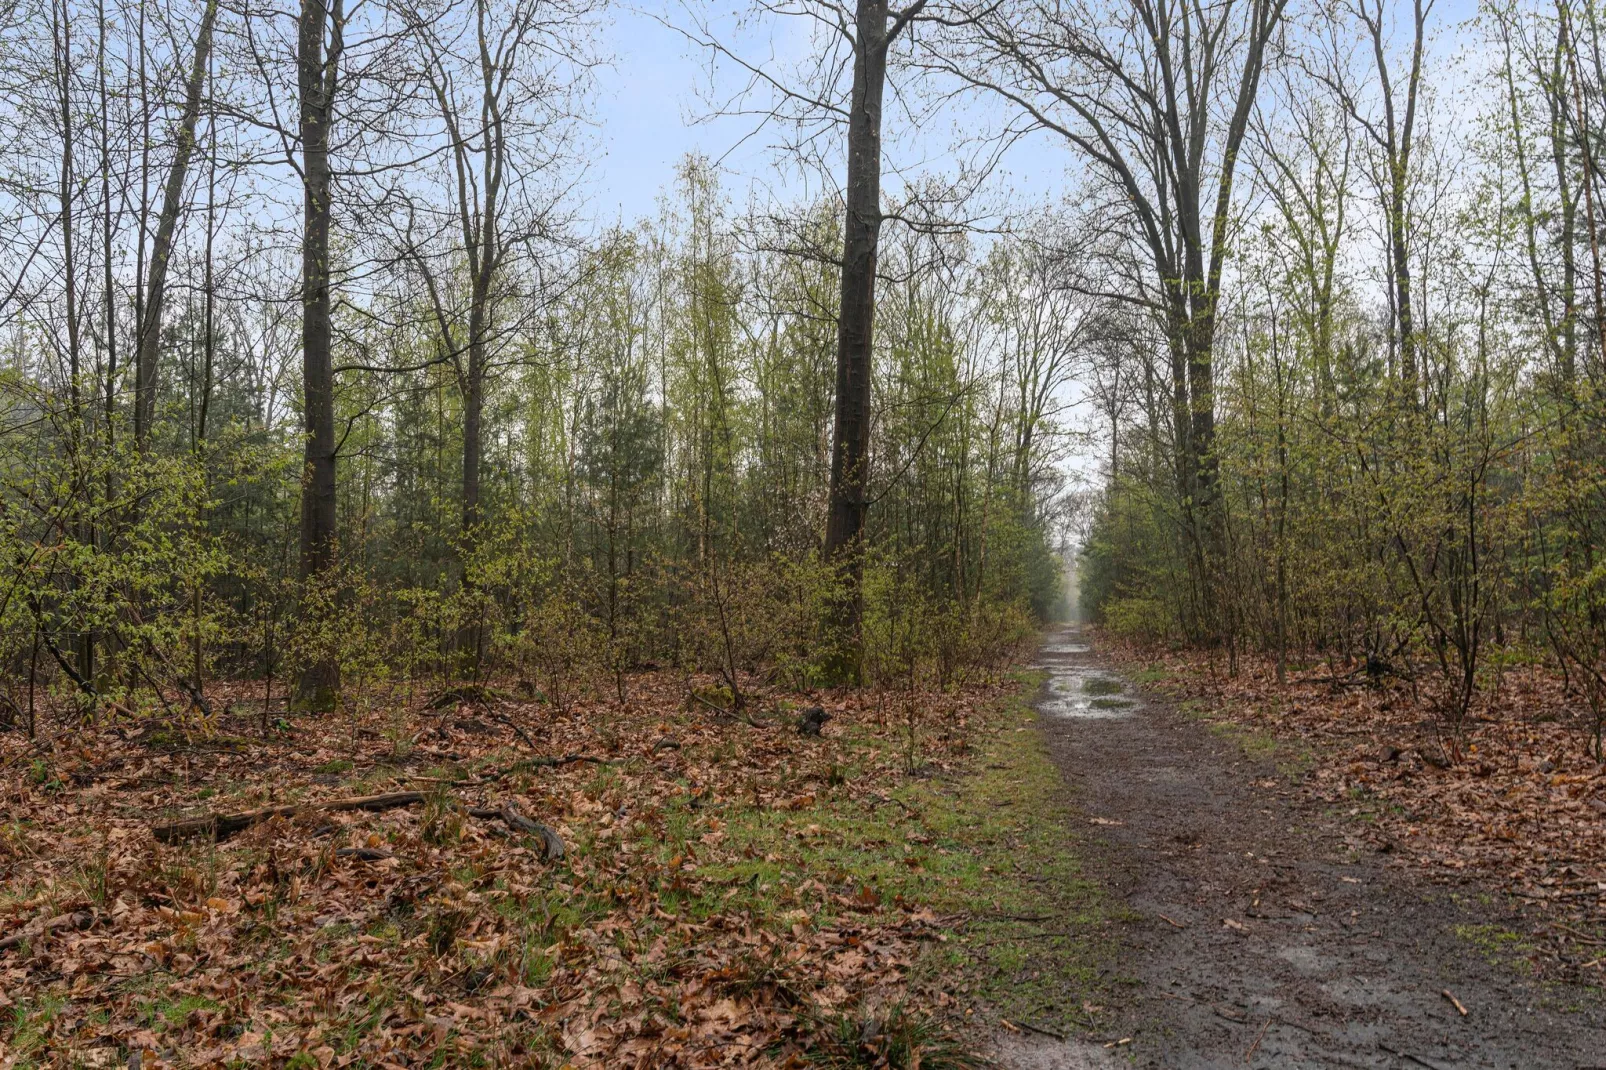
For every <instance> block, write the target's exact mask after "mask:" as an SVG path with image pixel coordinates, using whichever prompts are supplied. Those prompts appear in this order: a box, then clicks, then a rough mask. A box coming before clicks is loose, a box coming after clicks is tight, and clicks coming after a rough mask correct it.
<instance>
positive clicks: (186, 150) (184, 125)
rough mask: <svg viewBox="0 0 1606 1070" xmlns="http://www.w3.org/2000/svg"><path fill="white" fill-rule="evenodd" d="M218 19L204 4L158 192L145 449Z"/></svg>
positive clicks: (145, 363)
mask: <svg viewBox="0 0 1606 1070" xmlns="http://www.w3.org/2000/svg"><path fill="white" fill-rule="evenodd" d="M216 21H217V0H209V2H208V3H207V5H206V10H205V11H204V12H202V14H201V29H200V32H199V33H198V34H197V35H196V38H195V60H194V62H193V63H192V64H191V65H190V77H189V81H188V82H187V83H186V85H185V87H184V111H183V112H182V113H181V114H180V116H179V124H178V144H177V146H176V147H175V149H174V151H173V163H172V165H171V166H170V167H169V168H168V170H167V184H166V185H165V186H164V187H163V189H162V214H161V215H160V216H158V217H157V221H156V239H155V241H154V242H153V243H152V246H151V263H150V273H149V277H148V279H147V280H146V284H145V311H144V314H143V315H142V316H140V327H139V348H138V350H137V351H136V352H135V356H134V442H135V444H136V445H137V446H138V447H139V448H140V449H142V450H143V449H144V448H145V446H146V443H147V442H148V441H149V440H150V434H151V424H152V423H153V421H154V420H155V417H156V359H157V353H158V351H159V349H160V347H161V342H162V302H163V300H164V299H165V298H166V296H167V262H168V259H169V258H170V257H171V256H172V253H173V235H174V232H175V231H176V230H177V229H178V217H179V213H180V212H182V211H183V209H184V179H185V176H186V175H187V174H188V172H189V166H190V156H191V155H192V154H193V153H194V151H195V126H196V123H197V122H198V121H199V120H200V117H201V90H202V88H203V86H204V85H205V81H206V64H207V59H208V57H209V56H210V55H211V52H212V26H213V24H214V23H215V22H216Z"/></svg>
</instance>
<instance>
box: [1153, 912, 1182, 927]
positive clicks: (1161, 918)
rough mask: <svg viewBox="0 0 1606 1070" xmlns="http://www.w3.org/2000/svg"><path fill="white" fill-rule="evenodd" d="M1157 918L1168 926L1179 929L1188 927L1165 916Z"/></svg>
mask: <svg viewBox="0 0 1606 1070" xmlns="http://www.w3.org/2000/svg"><path fill="white" fill-rule="evenodd" d="M1155 917H1157V918H1159V919H1160V920H1161V921H1163V922H1165V923H1166V924H1167V925H1174V926H1176V927H1177V928H1178V929H1186V928H1187V926H1186V925H1184V924H1182V922H1180V921H1176V920H1175V919H1172V918H1168V917H1166V916H1165V915H1164V914H1156V915H1155Z"/></svg>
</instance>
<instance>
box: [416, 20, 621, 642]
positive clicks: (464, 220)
mask: <svg viewBox="0 0 1606 1070" xmlns="http://www.w3.org/2000/svg"><path fill="white" fill-rule="evenodd" d="M597 8H598V3H597V0H516V2H514V3H513V4H511V5H510V6H503V5H500V4H496V3H492V2H491V0H449V2H447V3H446V4H445V5H444V6H443V7H429V8H425V7H422V6H417V5H415V6H412V7H409V8H406V9H404V11H403V13H402V14H403V19H404V21H405V23H406V25H407V29H408V33H409V35H410V37H411V40H412V43H413V51H414V56H415V58H416V61H417V68H416V70H414V71H411V72H409V73H408V77H409V78H411V79H414V80H415V81H416V83H417V84H418V85H420V86H422V87H424V90H425V92H426V94H427V96H428V98H429V102H430V104H431V105H432V106H433V111H434V115H433V116H432V117H431V118H432V120H433V123H432V125H434V124H438V126H436V128H435V131H434V133H433V135H431V136H430V137H429V138H428V139H427V141H428V142H429V143H430V144H433V145H435V146H438V147H439V151H438V152H436V153H434V154H432V155H431V156H430V157H429V159H430V161H431V162H435V161H438V162H440V163H441V164H442V165H443V166H444V171H445V174H444V176H443V177H444V181H442V182H441V183H440V189H441V190H442V191H444V192H445V193H446V195H447V196H446V204H447V207H446V208H444V209H442V208H440V207H436V206H435V205H434V202H433V201H432V200H431V199H430V198H429V197H428V196H427V195H426V196H424V197H420V196H414V195H411V194H410V193H408V192H406V191H403V192H402V195H401V196H400V197H397V198H395V200H397V201H398V202H399V203H401V204H402V205H403V209H402V212H401V216H402V219H401V223H400V225H399V226H398V228H397V229H398V240H399V243H400V246H401V248H400V257H401V259H402V260H403V261H405V262H406V263H407V264H409V265H411V267H412V268H413V270H414V271H416V273H417V275H418V277H420V278H421V279H422V281H423V283H424V289H425V292H426V294H427V297H428V304H429V308H430V310H431V312H432V315H433V320H434V327H435V331H436V333H437V335H438V338H437V342H436V344H437V347H438V351H439V353H440V356H439V358H438V359H439V360H441V361H442V362H449V363H450V364H451V366H452V368H453V370H454V371H455V373H456V379H457V384H458V389H459V391H460V393H461V395H462V399H463V457H462V493H461V508H462V521H461V523H462V534H461V546H460V553H461V556H462V559H463V563H464V573H463V580H464V583H465V584H471V582H472V580H471V576H470V574H469V569H468V564H467V562H468V560H469V559H470V558H472V556H473V554H474V550H475V546H476V545H477V542H478V536H479V527H480V524H481V520H482V508H481V494H480V482H481V478H482V468H483V463H484V462H483V455H484V446H483V441H482V440H483V436H484V431H483V426H484V420H483V411H484V405H485V389H486V380H487V376H488V375H489V373H490V372H491V370H492V368H493V367H494V366H495V365H496V363H497V362H498V359H499V356H500V352H501V350H502V349H503V348H504V345H505V343H506V342H507V341H508V340H509V339H512V338H517V337H519V336H520V334H521V331H522V329H523V328H525V327H527V326H528V324H529V317H530V316H531V315H533V314H535V313H537V312H538V311H539V303H538V301H536V300H535V299H534V298H533V296H532V295H531V294H529V293H521V292H520V290H521V287H527V286H528V285H529V284H530V283H531V282H532V281H534V282H536V283H538V282H539V280H540V279H541V277H542V276H543V272H542V270H541V266H542V265H541V263H540V262H539V259H537V257H538V255H539V253H540V251H541V246H542V245H543V243H546V242H550V241H553V240H556V239H558V238H559V237H561V235H562V233H563V232H564V230H565V228H566V225H567V220H566V219H565V218H564V217H563V214H562V213H563V208H564V204H565V200H566V195H567V193H568V191H569V190H568V183H567V179H568V178H569V177H570V176H569V175H568V173H567V172H566V170H565V167H566V165H567V164H569V163H571V162H572V160H573V157H574V148H575V136H576V133H577V130H578V127H579V122H580V119H581V118H582V110H583V108H582V104H583V101H582V94H583V92H584V91H585V89H586V88H587V87H588V83H589V73H590V70H591V68H592V67H593V66H594V60H593V59H592V58H591V57H590V56H589V54H588V51H587V48H586V44H585V42H586V39H587V36H588V32H589V30H590V28H591V27H590V19H591V16H592V15H593V14H594V13H595V11H596V10H597ZM429 188H432V189H433V184H431V186H430V187H429ZM526 269H527V270H526ZM470 631H471V632H472V637H465V638H468V639H469V643H470V649H469V653H470V656H471V659H472V660H473V661H475V662H477V660H478V656H479V649H478V639H477V638H475V637H479V636H480V635H481V629H480V628H478V627H473V628H471V629H470Z"/></svg>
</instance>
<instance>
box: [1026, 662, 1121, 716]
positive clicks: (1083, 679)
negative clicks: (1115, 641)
mask: <svg viewBox="0 0 1606 1070" xmlns="http://www.w3.org/2000/svg"><path fill="white" fill-rule="evenodd" d="M1040 667H1041V668H1045V669H1047V670H1048V671H1049V677H1048V684H1047V687H1046V690H1047V692H1048V693H1047V694H1046V695H1044V696H1043V699H1042V701H1041V702H1039V703H1038V709H1040V710H1042V711H1043V713H1045V714H1046V715H1048V716H1050V717H1077V718H1082V719H1085V720H1110V719H1113V718H1117V717H1128V716H1130V715H1131V714H1132V711H1133V710H1135V709H1137V707H1138V700H1137V698H1136V696H1135V695H1133V694H1131V688H1130V687H1129V686H1128V685H1127V683H1126V681H1124V680H1122V679H1121V678H1120V677H1119V676H1117V675H1115V674H1114V673H1111V672H1106V671H1104V670H1103V669H1084V668H1081V667H1079V666H1075V665H1067V664H1064V663H1055V662H1052V661H1051V662H1047V663H1045V664H1042V665H1041V666H1040Z"/></svg>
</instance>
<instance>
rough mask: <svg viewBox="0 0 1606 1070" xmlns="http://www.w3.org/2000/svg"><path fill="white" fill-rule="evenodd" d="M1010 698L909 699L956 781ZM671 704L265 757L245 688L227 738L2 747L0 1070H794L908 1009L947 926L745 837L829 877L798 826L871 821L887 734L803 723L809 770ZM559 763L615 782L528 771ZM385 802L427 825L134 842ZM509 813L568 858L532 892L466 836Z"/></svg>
mask: <svg viewBox="0 0 1606 1070" xmlns="http://www.w3.org/2000/svg"><path fill="white" fill-rule="evenodd" d="M1002 693H1003V692H1002V691H1001V690H990V691H989V690H987V689H976V690H973V691H971V692H969V693H965V694H961V695H957V696H955V695H952V694H950V695H944V696H930V697H929V700H928V705H929V706H931V707H933V711H934V712H931V711H928V712H929V716H928V722H933V723H938V722H940V727H941V734H940V735H939V734H938V733H937V732H936V730H935V729H933V730H932V731H931V733H930V739H929V740H927V739H926V738H925V737H922V747H923V748H924V749H925V754H926V758H927V759H928V761H929V762H931V763H933V764H934V765H935V766H936V767H937V768H938V769H939V770H940V769H942V768H944V767H948V768H952V767H954V766H955V764H956V763H959V762H961V761H962V760H963V758H962V755H963V754H965V753H966V752H967V746H968V744H967V731H968V727H967V726H968V725H970V723H971V720H972V711H973V709H974V706H975V704H977V703H984V702H989V701H993V700H994V699H996V698H997V697H998V696H1000V695H1001V694H1002ZM683 695H684V682H683V681H682V680H680V679H678V678H673V677H671V676H670V675H669V674H663V675H660V676H648V677H644V678H641V679H637V680H635V681H633V686H632V699H631V701H630V702H629V703H627V704H625V705H622V706H621V705H617V704H610V705H603V704H597V705H591V706H587V705H580V706H577V707H575V708H573V709H572V710H571V711H569V712H568V713H559V712H557V711H555V710H554V709H552V708H551V707H549V706H546V705H543V704H539V703H534V702H520V701H513V700H510V699H503V698H497V699H495V700H493V703H494V705H493V707H492V708H490V709H486V708H481V707H476V706H474V705H470V704H466V703H464V704H456V705H451V706H449V707H448V708H446V709H444V710H430V709H428V708H426V707H425V706H424V704H423V703H422V702H421V701H420V702H416V703H414V704H413V706H411V707H405V706H404V705H403V704H402V703H401V702H400V701H399V700H398V701H395V702H376V703H374V704H373V705H374V708H375V709H376V712H375V713H373V714H372V715H369V716H365V717H362V718H357V719H354V718H353V717H351V716H346V715H341V716H337V717H331V718H328V719H325V720H322V721H319V720H315V719H302V720H298V721H296V722H295V723H294V724H293V725H291V726H290V727H289V728H288V730H286V731H282V732H280V733H279V734H277V735H276V736H275V737H274V738H273V739H271V740H269V741H266V742H264V741H262V740H259V739H257V738H255V737H253V736H252V734H251V726H253V725H254V724H255V723H256V721H257V717H258V712H257V711H256V710H252V709H251V708H250V707H249V706H248V705H247V704H246V703H245V701H244V694H243V689H234V691H232V692H230V691H229V689H226V688H225V689H220V694H219V695H218V696H217V698H216V699H215V700H214V704H215V706H217V707H218V708H222V707H223V706H224V704H225V703H224V701H223V700H225V699H234V700H237V701H238V705H237V706H236V707H235V709H234V711H233V712H231V713H229V714H226V715H224V716H223V717H222V718H221V719H220V721H218V722H217V723H215V724H211V725H203V726H191V728H192V730H191V731H189V732H188V733H181V732H177V731H174V730H163V731H159V732H150V731H146V732H143V733H134V732H131V731H130V729H131V728H135V727H138V726H132V725H128V724H121V725H119V724H110V723H104V724H102V725H101V726H100V727H98V728H97V727H82V728H80V727H76V726H73V727H71V728H68V727H65V726H61V727H57V728H54V729H53V734H51V735H49V736H48V737H45V736H43V735H42V738H41V740H40V741H39V742H38V743H37V744H31V743H30V742H29V741H27V740H26V739H23V738H21V737H20V735H18V734H16V733H13V734H10V735H7V736H4V737H0V761H3V779H0V791H3V793H4V800H5V820H4V824H3V827H0V873H3V877H4V893H3V896H0V940H3V939H5V938H7V937H10V936H13V935H15V936H16V937H17V939H15V940H14V941H13V943H14V945H15V946H13V947H11V948H10V949H9V950H0V1013H3V1014H4V1015H5V1019H6V1020H7V1025H6V1026H5V1027H4V1028H3V1029H0V1059H10V1060H15V1059H29V1060H35V1061H40V1062H45V1063H48V1064H53V1065H89V1066H110V1065H113V1064H116V1065H119V1066H121V1065H129V1064H130V1063H129V1060H130V1058H131V1057H132V1055H133V1054H135V1053H138V1055H139V1062H138V1065H140V1066H142V1067H145V1068H149V1067H152V1066H224V1065H258V1064H278V1065H285V1064H290V1065H296V1066H299V1067H320V1068H322V1067H332V1066H347V1065H363V1066H384V1067H416V1066H423V1065H496V1066H505V1065H532V1066H553V1067H557V1066H563V1065H572V1066H574V1067H588V1066H595V1067H602V1066H607V1067H630V1066H638V1067H661V1066H662V1067H667V1066H684V1067H702V1066H756V1065H763V1066H789V1065H800V1064H801V1058H802V1056H803V1054H804V1053H805V1052H807V1051H808V1050H809V1049H810V1048H811V1047H812V1046H813V1045H814V1044H815V1043H816V1040H817V1038H818V1036H819V1035H820V1033H821V1030H822V1029H824V1028H825V1023H827V1022H829V1021H831V1020H832V1018H833V1016H835V1015H839V1014H859V1013H862V1012H863V1009H864V1008H865V1007H872V1008H873V1007H876V1006H885V1007H893V1006H897V1005H899V1003H900V1001H902V1000H904V999H906V998H911V997H910V993H909V992H908V984H907V982H908V977H909V974H910V970H911V968H912V966H913V964H914V962H915V960H916V958H917V957H918V955H919V954H920V950H921V946H922V944H924V943H925V942H926V941H929V940H932V939H934V938H935V937H936V936H937V934H938V925H937V918H936V917H935V916H934V915H933V914H932V913H931V911H930V910H929V909H925V908H923V907H922V906H921V905H920V904H919V903H917V902H910V901H900V900H899V899H898V898H896V897H888V896H883V895H882V894H881V892H880V891H878V890H877V889H876V888H873V887H870V886H868V885H865V884H862V883H858V882H856V881H855V880H854V879H853V878H852V876H851V874H849V873H847V872H845V871H842V870H839V869H836V868H834V867H833V866H831V865H827V864H824V863H820V864H817V865H816V864H813V863H812V862H811V863H810V864H807V865H801V866H800V865H799V864H798V863H797V860H796V857H795V856H792V857H791V858H790V860H787V859H781V858H779V857H778V856H776V855H774V854H772V853H768V848H766V846H765V841H764V840H763V839H762V837H760V836H758V835H756V834H755V831H754V830H755V829H757V830H760V831H763V830H771V831H773V833H774V836H775V837H776V842H778V843H781V842H784V843H786V844H791V845H806V844H815V843H818V844H822V845H825V846H827V847H828V846H829V844H830V842H831V836H830V835H829V834H828V833H826V832H822V831H821V830H820V827H819V826H818V825H817V824H813V823H811V819H810V814H811V813H820V812H822V809H823V808H826V807H829V806H831V805H832V804H833V802H835V801H840V800H843V799H858V800H864V799H868V800H870V802H871V803H872V804H877V805H879V803H881V802H885V801H886V800H885V798H884V796H882V795H881V794H880V792H882V791H885V790H886V788H887V786H888V785H889V784H891V783H894V782H896V781H897V779H898V778H899V777H901V776H903V775H904V766H905V763H906V761H907V750H906V740H905V739H904V738H903V733H904V731H905V727H904V726H903V725H901V724H898V723H888V719H886V718H884V717H881V716H878V715H877V713H876V704H875V703H874V702H872V701H870V700H869V699H868V697H865V696H860V695H856V694H852V693H843V694H835V695H827V696H825V697H824V698H823V699H820V700H812V701H811V703H810V704H813V703H814V702H819V703H820V704H823V705H824V706H825V707H826V708H827V709H828V710H829V712H830V714H831V718H832V719H831V722H830V724H829V726H828V727H827V728H826V730H825V733H824V737H823V738H819V739H807V738H803V737H801V736H800V735H799V734H798V732H797V731H796V729H795V727H794V725H793V723H792V718H791V717H788V716H779V715H777V716H772V717H770V718H768V719H766V720H764V721H763V722H761V723H760V725H759V727H756V728H753V727H749V726H747V725H745V724H733V723H728V722H721V721H719V720H718V719H716V718H712V717H710V716H709V715H708V714H707V711H702V710H697V709H692V710H688V709H686V707H685V706H684V704H683V702H682V698H683ZM506 722H511V723H513V724H516V725H517V726H518V728H519V732H518V733H514V732H511V731H509V730H508V727H507V724H506ZM520 736H523V737H527V738H528V739H530V740H534V741H538V744H539V746H540V747H541V749H542V752H543V754H542V755H535V754H532V753H531V751H530V750H529V748H528V747H527V746H526V745H525V744H524V743H523V742H520ZM573 755H586V756H589V757H593V758H599V759H603V760H604V761H605V762H606V763H607V764H599V763H598V762H584V761H572V760H569V761H563V762H558V763H555V762H550V761H548V762H526V764H524V765H523V766H521V765H520V764H519V759H530V758H540V757H545V758H553V757H563V756H573ZM402 790H417V791H423V792H425V794H426V796H427V798H426V799H425V801H424V804H423V805H422V806H418V805H413V806H410V807H406V808H399V809H392V810H387V811H385V812H380V813H365V812H361V811H357V812H327V811H318V810H317V809H316V808H306V807H302V808H301V809H300V810H299V811H298V813H296V814H295V815H293V816H292V817H275V818H273V819H271V820H266V821H263V822H261V823H259V824H255V825H253V826H252V827H250V828H246V829H244V830H243V831H241V832H239V834H238V835H236V836H233V837H232V838H230V839H227V840H226V841H224V842H221V843H212V842H210V841H209V840H206V839H199V840H192V841H185V842H179V843H174V844H171V845H170V844H163V843H159V842H157V840H156V839H155V838H154V837H153V835H152V832H151V828H152V826H153V825H155V824H161V823H164V822H171V821H173V820H176V819H181V818H186V817H194V816H198V815H201V814H205V813H218V812H222V813H232V812H238V811H245V810H251V809H257V808H263V807H269V806H279V805H289V804H297V805H299V804H304V803H307V802H312V801H317V800H324V799H332V798H337V797H343V796H355V795H361V794H365V793H377V792H385V791H402ZM508 806H512V807H516V808H517V810H518V812H521V813H523V814H528V815H530V816H531V817H533V818H534V819H536V820H539V821H541V822H544V823H546V824H548V825H550V826H552V827H553V828H554V829H555V830H556V831H557V832H558V833H559V835H560V836H561V837H562V839H563V841H564V842H565V843H566V844H567V845H568V846H569V848H570V850H569V852H568V854H567V855H566V856H565V857H564V858H562V859H561V860H557V861H550V862H549V861H548V860H547V859H546V857H545V851H544V845H543V844H542V843H541V842H540V841H539V840H537V839H534V838H531V837H527V836H522V835H518V834H517V833H516V832H514V831H512V830H510V829H509V827H508V826H507V825H506V824H504V823H502V822H499V821H493V820H476V819H474V818H473V817H472V816H470V814H469V812H468V811H469V810H471V809H478V810H481V811H486V810H488V809H494V808H501V807H508ZM766 815H768V816H766ZM794 815H795V816H794ZM794 821H795V822H796V824H797V827H796V828H794V827H793V826H792V822H794ZM732 822H740V829H739V830H738V829H733V827H732ZM737 831H739V832H740V835H736V834H734V833H736V832H737ZM823 849H824V848H823V847H822V850H823ZM777 850H779V848H777ZM61 917H66V918H68V919H69V920H68V921H67V922H61V923H57V922H56V921H53V920H51V919H59V918H61ZM80 922H85V924H80ZM914 998H918V997H914ZM8 1065H9V1064H8Z"/></svg>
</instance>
